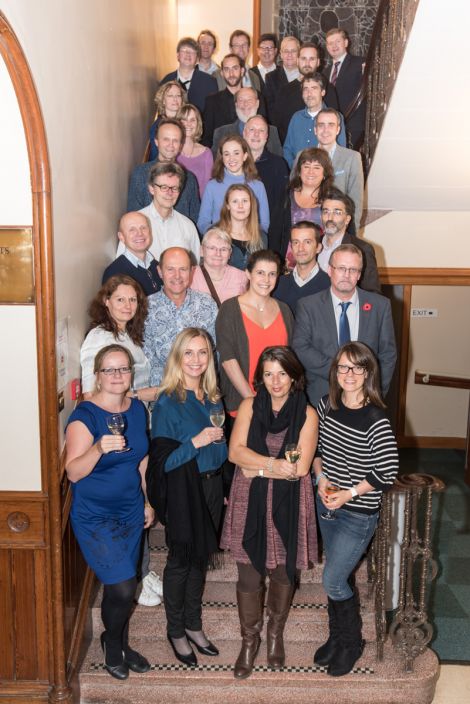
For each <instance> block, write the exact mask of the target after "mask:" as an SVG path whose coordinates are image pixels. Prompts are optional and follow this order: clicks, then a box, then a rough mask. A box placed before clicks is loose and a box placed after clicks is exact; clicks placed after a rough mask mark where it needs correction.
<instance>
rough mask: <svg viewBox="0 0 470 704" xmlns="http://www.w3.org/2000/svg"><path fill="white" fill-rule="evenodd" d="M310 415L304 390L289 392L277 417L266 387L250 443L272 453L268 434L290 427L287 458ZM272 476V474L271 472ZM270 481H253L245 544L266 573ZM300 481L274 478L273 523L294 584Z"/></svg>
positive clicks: (259, 400) (258, 399)
mask: <svg viewBox="0 0 470 704" xmlns="http://www.w3.org/2000/svg"><path fill="white" fill-rule="evenodd" d="M306 417H307V400H306V398H305V395H304V393H303V392H302V391H294V392H293V393H292V394H290V395H289V398H288V399H287V401H286V403H285V404H284V405H283V407H282V408H281V410H280V411H279V413H278V414H277V416H275V415H274V413H273V410H272V405H271V396H270V395H269V393H268V391H267V390H266V388H265V387H264V386H262V387H261V388H260V389H259V391H258V393H257V395H256V397H255V399H254V400H253V417H252V419H251V424H250V429H249V431H248V439H247V446H248V447H249V448H250V450H254V451H255V452H258V453H259V454H260V455H267V456H269V451H268V448H267V445H266V436H267V434H268V433H279V432H281V430H284V429H285V428H287V432H286V435H285V437H284V442H283V443H282V447H281V449H280V450H279V453H278V457H284V452H285V446H286V445H287V444H288V443H298V441H299V434H300V431H301V429H302V427H303V425H304V423H305V420H306ZM268 476H269V474H268ZM267 493H268V482H267V481H266V479H265V478H263V477H254V478H253V479H252V481H251V487H250V495H249V499H248V511H247V516H246V523H245V531H244V533H243V541H242V545H243V548H244V549H245V551H246V553H247V555H248V557H249V558H250V560H251V562H252V564H253V566H254V567H255V568H256V570H258V572H259V573H260V574H262V575H264V574H265V573H266V542H267V534H266V500H267ZM299 496H300V484H299V482H291V481H287V480H286V481H283V480H280V479H275V480H274V481H273V522H274V525H275V527H276V529H277V531H278V533H279V535H280V536H281V539H282V542H283V544H284V547H285V549H286V572H287V576H288V577H289V580H290V581H291V583H292V584H294V583H295V578H296V564H297V538H298V530H299Z"/></svg>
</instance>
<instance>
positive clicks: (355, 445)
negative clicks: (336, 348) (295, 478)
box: [317, 396, 398, 513]
mask: <svg viewBox="0 0 470 704" xmlns="http://www.w3.org/2000/svg"><path fill="white" fill-rule="evenodd" d="M317 411H318V415H319V418H320V431H319V441H318V450H317V456H320V457H321V459H322V465H323V472H324V473H325V475H326V476H327V478H328V480H329V481H330V482H331V483H332V484H335V485H337V486H339V487H340V488H341V489H351V487H353V486H356V484H358V483H359V482H360V481H362V480H363V479H365V480H366V481H367V482H369V484H371V486H373V487H374V490H373V491H369V492H368V493H367V494H364V495H363V496H360V497H358V498H357V499H356V501H354V502H353V501H352V500H351V501H348V502H347V503H346V504H344V506H343V508H345V509H347V510H350V511H357V512H358V513H375V512H376V511H378V509H379V508H380V501H381V498H382V492H383V491H387V490H388V489H389V488H390V487H391V485H392V484H393V482H394V480H395V477H396V475H397V472H398V451H397V442H396V439H395V436H394V434H393V431H392V428H391V425H390V421H389V420H388V418H387V417H386V415H385V413H384V411H383V410H382V409H381V408H377V406H372V405H370V404H369V405H366V406H363V407H362V408H355V409H351V408H346V406H344V405H343V404H342V403H341V402H340V406H339V408H338V410H337V411H335V410H333V409H332V408H331V407H330V406H329V403H328V396H324V397H323V398H322V399H321V400H320V402H319V404H318V408H317Z"/></svg>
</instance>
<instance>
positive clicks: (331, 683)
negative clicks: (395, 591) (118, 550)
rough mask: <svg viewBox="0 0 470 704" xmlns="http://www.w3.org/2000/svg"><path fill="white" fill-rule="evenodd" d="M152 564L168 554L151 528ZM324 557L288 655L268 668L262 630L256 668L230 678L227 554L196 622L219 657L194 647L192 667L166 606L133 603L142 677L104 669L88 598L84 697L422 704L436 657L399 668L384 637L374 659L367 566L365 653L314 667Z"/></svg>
mask: <svg viewBox="0 0 470 704" xmlns="http://www.w3.org/2000/svg"><path fill="white" fill-rule="evenodd" d="M151 542H152V551H151V555H152V557H151V567H152V569H154V570H155V571H156V572H157V574H159V575H161V574H162V572H163V567H164V565H165V559H166V548H165V547H164V545H163V533H162V531H161V529H159V528H154V529H153V530H152V533H151ZM321 574H322V567H321V565H316V566H315V568H314V569H313V570H309V571H308V572H305V573H303V574H302V580H301V586H300V589H299V590H298V591H297V592H296V594H295V597H294V603H293V608H292V609H291V612H290V614H289V619H288V621H287V625H286V630H285V644H286V653H287V663H286V666H285V667H284V669H283V670H280V671H272V670H270V669H269V668H268V666H267V663H266V638H265V629H266V626H265V627H264V632H263V642H262V644H261V648H260V651H259V654H258V658H257V660H256V666H255V669H254V672H253V675H252V676H251V677H250V678H249V679H247V680H243V681H236V680H235V679H234V677H233V663H234V662H235V659H236V657H237V655H238V651H239V648H240V625H239V621H238V613H237V605H236V596H235V582H236V578H237V576H236V567H235V564H234V562H233V561H232V560H231V558H230V557H229V556H225V564H224V566H223V567H222V569H219V570H214V571H210V572H208V575H207V583H206V588H205V592H204V602H203V623H204V629H205V632H206V634H207V636H208V637H209V638H210V639H211V640H212V641H214V643H215V644H216V645H217V647H218V648H219V650H220V656H219V657H217V658H211V657H205V656H202V655H200V654H197V657H198V667H196V668H187V667H185V666H183V665H181V664H180V663H178V662H177V661H176V660H175V658H174V656H173V653H172V651H171V649H170V646H169V644H168V642H167V640H166V619H165V612H164V609H163V605H161V606H157V607H153V608H149V607H145V606H139V605H137V607H136V609H135V612H134V614H133V617H132V620H131V632H130V635H131V638H130V642H131V645H132V646H133V647H135V648H136V649H137V650H139V651H140V652H142V654H143V655H145V656H146V657H147V658H148V660H149V661H150V663H151V664H152V669H151V670H150V672H148V673H146V674H144V675H136V674H134V673H133V672H131V673H130V675H129V679H128V680H126V681H124V682H117V681H116V680H114V679H112V678H111V677H110V676H109V675H108V673H107V672H106V671H105V670H104V669H103V654H102V652H101V649H100V646H99V635H100V633H101V631H102V624H101V618H100V608H99V604H100V599H101V593H99V594H98V596H97V598H96V600H95V603H94V606H93V609H92V611H93V641H92V643H91V646H90V648H89V650H88V653H87V654H86V657H85V661H84V663H83V665H82V668H81V672H80V675H79V686H80V702H81V703H82V704H143V703H146V704H147V703H150V702H158V704H183V703H188V702H198V703H199V702H200V703H201V704H202V703H204V704H212V703H214V704H225V703H232V702H233V703H237V704H239V703H244V702H249V703H250V704H287V703H288V702H294V703H295V704H311V703H312V702H315V701H317V702H319V701H321V702H322V704H323V703H325V704H328V703H329V702H331V703H334V704H349V703H351V704H353V703H354V704H355V703H356V702H357V703H358V704H359V703H360V704H367V703H368V702H371V703H372V702H373V703H374V704H395V703H396V704H398V703H399V702H406V703H407V704H409V703H410V702H412V703H413V704H427V703H428V702H432V699H433V696H434V689H435V685H436V681H437V677H438V661H437V657H436V655H435V654H434V653H433V652H432V650H426V652H425V653H424V654H423V655H421V656H419V657H418V658H417V659H416V661H415V669H414V672H413V673H410V674H406V673H405V672H404V670H403V660H402V658H400V657H399V656H398V655H397V654H396V653H395V652H394V651H392V649H391V646H390V644H389V643H388V642H387V643H386V645H385V655H384V660H383V662H381V663H379V662H377V661H376V657H375V653H376V649H375V618H374V613H373V603H374V601H373V599H372V598H370V597H369V596H368V585H367V573H366V568H365V564H364V565H362V566H361V567H360V568H359V570H358V573H357V575H356V580H357V585H358V588H359V594H360V601H361V604H362V619H363V636H364V638H365V639H366V641H367V644H366V648H365V651H364V655H363V657H362V658H361V659H360V660H359V661H358V663H357V664H356V667H355V669H354V671H353V672H352V673H350V674H349V675H345V676H344V677H338V678H334V677H330V676H328V675H327V674H326V672H325V668H322V667H318V666H316V665H313V660H312V656H313V652H314V651H315V649H316V648H317V647H318V646H319V645H320V644H321V643H323V642H324V641H325V640H326V638H327V611H326V597H325V594H324V592H323V589H322V586H321Z"/></svg>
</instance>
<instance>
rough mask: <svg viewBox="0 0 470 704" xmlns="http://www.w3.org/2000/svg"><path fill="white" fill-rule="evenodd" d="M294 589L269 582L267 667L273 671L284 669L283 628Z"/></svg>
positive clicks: (288, 585)
mask: <svg viewBox="0 0 470 704" xmlns="http://www.w3.org/2000/svg"><path fill="white" fill-rule="evenodd" d="M293 595H294V587H293V586H292V585H291V584H280V583H279V582H275V581H273V580H272V579H271V580H270V581H269V589H268V600H267V613H268V615H269V620H268V627H267V641H268V665H269V667H272V668H273V669H275V670H279V669H280V668H281V667H284V664H285V661H286V654H285V651H284V637H283V636H284V626H285V625H286V621H287V617H288V615H289V609H290V605H291V603H292V597H293Z"/></svg>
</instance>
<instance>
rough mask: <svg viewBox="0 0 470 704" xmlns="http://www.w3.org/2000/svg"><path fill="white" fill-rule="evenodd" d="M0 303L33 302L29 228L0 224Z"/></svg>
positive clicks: (31, 235)
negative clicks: (1, 225)
mask: <svg viewBox="0 0 470 704" xmlns="http://www.w3.org/2000/svg"><path fill="white" fill-rule="evenodd" d="M0 303H34V276H33V231H32V228H31V227H0Z"/></svg>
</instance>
